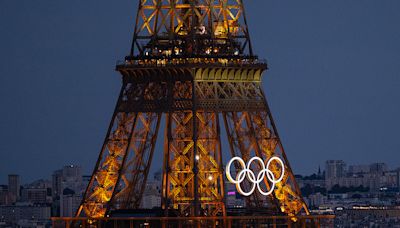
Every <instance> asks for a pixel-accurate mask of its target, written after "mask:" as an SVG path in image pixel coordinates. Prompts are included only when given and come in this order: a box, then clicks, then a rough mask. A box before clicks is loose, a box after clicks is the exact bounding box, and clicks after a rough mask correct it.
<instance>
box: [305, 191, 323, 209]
mask: <svg viewBox="0 0 400 228" xmlns="http://www.w3.org/2000/svg"><path fill="white" fill-rule="evenodd" d="M307 201H308V206H309V207H311V208H318V207H319V206H320V205H323V204H324V203H325V202H326V201H327V197H326V196H324V195H322V194H321V193H320V192H317V193H314V194H311V195H309V196H308V197H307Z"/></svg>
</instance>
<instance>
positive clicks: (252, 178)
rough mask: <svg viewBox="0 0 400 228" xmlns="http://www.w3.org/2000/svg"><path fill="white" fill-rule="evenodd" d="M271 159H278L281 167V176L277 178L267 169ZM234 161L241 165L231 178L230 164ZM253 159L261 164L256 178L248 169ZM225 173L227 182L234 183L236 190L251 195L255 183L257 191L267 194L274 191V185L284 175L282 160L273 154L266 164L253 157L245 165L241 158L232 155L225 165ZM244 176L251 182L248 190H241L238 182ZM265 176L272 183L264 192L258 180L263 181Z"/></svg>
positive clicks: (241, 180) (240, 181) (242, 179)
mask: <svg viewBox="0 0 400 228" xmlns="http://www.w3.org/2000/svg"><path fill="white" fill-rule="evenodd" d="M273 160H276V161H278V162H279V163H280V164H281V167H282V170H281V176H280V177H279V178H278V179H276V178H275V176H274V173H273V172H272V171H271V170H270V169H269V166H270V165H271V161H273ZM234 161H238V162H239V164H240V166H242V170H241V171H240V172H239V173H238V174H237V175H236V179H233V178H232V176H231V165H232V163H233V162H234ZM253 161H258V163H259V164H260V165H261V171H260V173H259V174H258V175H257V179H256V175H255V174H254V172H253V171H252V170H251V169H250V166H251V164H252V163H253ZM225 174H226V177H227V178H228V180H229V182H231V183H233V184H236V189H237V190H238V192H239V193H240V194H242V195H244V196H249V195H251V194H252V193H253V192H254V190H255V189H256V185H257V188H258V191H259V192H260V193H261V194H262V195H264V196H268V195H270V194H271V193H272V192H273V191H274V188H275V185H276V184H277V183H278V182H280V181H281V180H282V179H283V177H284V175H285V165H284V164H283V161H282V160H281V159H280V158H278V157H275V156H274V157H271V158H270V159H269V160H268V162H267V164H266V165H265V164H264V161H263V160H262V159H261V158H259V157H253V158H251V159H250V160H249V162H248V163H247V166H246V165H245V162H244V161H243V159H242V158H240V157H233V158H232V159H231V160H230V161H229V162H228V164H227V165H226V169H225ZM246 177H247V180H248V181H249V182H251V183H253V185H252V187H251V189H250V191H249V192H245V191H243V189H242V187H241V186H240V184H241V183H242V182H243V181H244V178H246ZM265 177H267V179H268V181H269V182H271V183H272V185H271V186H270V189H269V191H268V192H264V191H263V190H262V189H261V187H260V182H261V181H263V180H264V178H265Z"/></svg>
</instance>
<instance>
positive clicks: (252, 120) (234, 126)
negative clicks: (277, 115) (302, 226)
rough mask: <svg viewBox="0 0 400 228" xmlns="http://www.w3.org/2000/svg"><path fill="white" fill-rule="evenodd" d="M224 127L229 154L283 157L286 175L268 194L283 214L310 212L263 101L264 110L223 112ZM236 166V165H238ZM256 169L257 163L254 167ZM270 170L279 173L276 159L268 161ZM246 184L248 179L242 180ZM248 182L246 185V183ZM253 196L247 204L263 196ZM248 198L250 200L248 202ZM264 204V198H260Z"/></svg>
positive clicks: (266, 182)
mask: <svg viewBox="0 0 400 228" xmlns="http://www.w3.org/2000/svg"><path fill="white" fill-rule="evenodd" d="M223 116H224V121H225V124H226V130H227V134H228V138H229V143H230V148H231V153H232V156H241V157H243V159H244V160H245V161H248V160H249V157H252V156H258V157H260V158H262V159H263V160H267V159H268V158H270V157H272V156H278V157H280V158H281V159H282V160H283V161H284V165H285V175H284V178H283V179H282V181H281V182H279V183H278V184H277V185H276V187H275V188H276V189H275V190H274V192H273V194H271V195H270V197H271V199H270V201H269V203H272V205H275V206H277V209H278V210H279V211H281V212H283V213H284V214H287V215H290V216H295V215H298V214H300V213H306V214H309V211H308V208H307V205H306V204H305V202H304V200H303V198H302V196H301V192H300V189H299V187H298V185H297V183H296V180H295V178H294V175H293V172H292V170H291V167H290V165H289V161H288V160H287V157H286V154H285V152H284V150H283V146H282V143H281V141H280V138H279V136H278V133H277V130H276V128H275V125H274V123H273V120H272V116H271V113H270V112H269V109H268V106H267V105H266V106H265V108H264V110H260V111H254V112H240V113H238V112H226V113H224V114H223ZM237 169H238V168H237ZM253 169H255V170H257V169H258V167H253ZM270 170H271V171H272V172H273V173H274V174H275V175H276V176H279V175H280V173H281V168H280V166H279V164H278V163H271V166H270ZM264 182H265V184H266V186H267V190H269V189H270V187H269V183H268V181H267V179H266V178H265V179H264ZM244 185H245V186H244V187H249V183H244ZM246 185H247V186H246ZM253 197H254V198H253V199H251V198H248V201H247V203H248V205H249V206H252V202H251V200H255V201H256V202H255V204H256V206H259V205H260V204H259V202H257V201H259V200H260V198H261V200H263V199H262V198H264V200H265V197H263V196H261V195H257V194H255V195H254V196H253ZM249 201H250V202H249ZM263 205H264V206H266V205H265V202H263Z"/></svg>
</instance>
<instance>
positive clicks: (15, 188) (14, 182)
mask: <svg viewBox="0 0 400 228" xmlns="http://www.w3.org/2000/svg"><path fill="white" fill-rule="evenodd" d="M20 187H21V186H20V179H19V175H16V174H10V175H8V192H9V193H10V196H11V201H12V202H13V203H15V202H17V201H18V200H19V198H20Z"/></svg>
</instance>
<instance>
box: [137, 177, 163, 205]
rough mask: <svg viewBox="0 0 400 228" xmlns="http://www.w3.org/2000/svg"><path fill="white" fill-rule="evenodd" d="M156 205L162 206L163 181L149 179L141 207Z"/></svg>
mask: <svg viewBox="0 0 400 228" xmlns="http://www.w3.org/2000/svg"><path fill="white" fill-rule="evenodd" d="M154 207H161V181H158V180H150V181H147V183H146V187H145V190H144V192H143V198H142V202H141V208H146V209H152V208H154Z"/></svg>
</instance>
